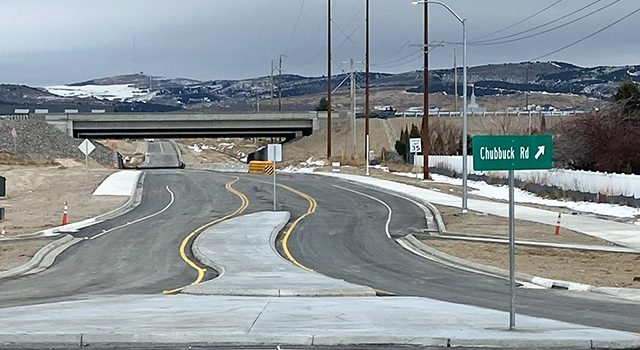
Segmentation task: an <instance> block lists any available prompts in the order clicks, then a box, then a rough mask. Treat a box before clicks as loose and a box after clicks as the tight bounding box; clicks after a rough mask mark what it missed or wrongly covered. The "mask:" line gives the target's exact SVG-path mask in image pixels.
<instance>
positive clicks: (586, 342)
mask: <svg viewBox="0 0 640 350" xmlns="http://www.w3.org/2000/svg"><path fill="white" fill-rule="evenodd" d="M212 339H215V340H212ZM142 345H152V346H160V345H162V346H172V345H174V346H178V347H183V346H185V345H191V346H200V347H204V346H207V347H211V346H235V347H242V346H273V347H276V346H278V345H288V346H358V345H394V346H421V347H462V346H465V347H498V348H503V347H504V348H509V349H532V348H535V349H554V348H555V349H576V350H578V349H580V350H582V349H584V350H592V349H631V348H637V347H639V346H640V340H622V341H600V340H594V339H544V338H540V337H539V335H537V334H535V333H532V334H527V333H523V336H522V338H516V339H484V338H457V337H453V338H446V337H428V336H425V337H415V336H406V335H372V334H354V335H350V336H341V335H337V336H336V335H323V334H312V333H310V334H288V335H282V334H280V335H271V334H262V333H254V334H247V333H244V332H232V333H231V332H230V333H224V334H203V333H200V332H189V331H185V332H176V333H173V334H165V333H156V334H154V333H147V334H139V333H87V334H0V348H15V347H29V346H32V347H43V346H46V347H48V348H68V347H79V348H80V347H85V346H86V347H101V346H115V347H128V346H133V347H135V346H142Z"/></svg>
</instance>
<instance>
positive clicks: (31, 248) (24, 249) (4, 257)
mask: <svg viewBox="0 0 640 350" xmlns="http://www.w3.org/2000/svg"><path fill="white" fill-rule="evenodd" d="M56 239H57V238H39V239H31V240H28V241H9V242H2V243H0V271H6V270H9V269H12V268H14V267H18V266H20V265H22V264H24V263H26V262H28V261H29V260H31V258H32V257H33V256H34V255H35V254H36V252H37V251H38V250H39V249H40V248H42V247H44V246H45V245H47V244H49V243H51V242H53V241H55V240H56Z"/></svg>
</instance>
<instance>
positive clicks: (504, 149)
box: [472, 135, 553, 170]
mask: <svg viewBox="0 0 640 350" xmlns="http://www.w3.org/2000/svg"><path fill="white" fill-rule="evenodd" d="M472 145H473V169H474V170H530V169H551V160H552V155H553V142H552V140H551V135H525V136H523V135H504V136H488V135H487V136H484V135H483V136H474V137H473V140H472Z"/></svg>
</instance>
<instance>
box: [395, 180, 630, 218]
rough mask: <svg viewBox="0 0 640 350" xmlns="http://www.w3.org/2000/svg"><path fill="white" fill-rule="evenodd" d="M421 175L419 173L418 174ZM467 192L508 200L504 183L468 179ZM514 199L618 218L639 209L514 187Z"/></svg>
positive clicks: (519, 201)
mask: <svg viewBox="0 0 640 350" xmlns="http://www.w3.org/2000/svg"><path fill="white" fill-rule="evenodd" d="M394 174H396V175H400V176H406V177H413V178H415V176H416V175H415V174H412V173H394ZM420 176H421V174H420ZM431 178H432V179H433V181H435V182H440V183H445V184H450V185H456V186H462V179H454V178H450V177H447V176H442V175H437V174H431ZM468 186H469V193H471V194H475V195H477V196H481V197H485V198H491V199H498V200H505V201H507V200H509V186H506V185H489V184H487V183H486V182H482V181H471V180H468ZM514 195H515V201H516V202H518V203H531V204H541V205H545V206H549V207H565V208H569V209H572V210H576V211H581V212H586V213H593V214H600V215H607V216H613V217H618V218H632V217H635V216H640V209H638V208H633V207H629V206H625V205H616V204H608V203H592V202H573V201H561V200H555V199H546V198H542V197H540V196H538V195H536V194H534V193H531V192H527V191H524V190H521V189H519V188H516V189H515V192H514ZM636 225H640V219H639V220H637V221H636Z"/></svg>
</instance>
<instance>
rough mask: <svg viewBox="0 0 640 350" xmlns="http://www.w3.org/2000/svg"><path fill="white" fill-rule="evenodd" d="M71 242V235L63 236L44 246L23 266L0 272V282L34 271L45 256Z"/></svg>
mask: <svg viewBox="0 0 640 350" xmlns="http://www.w3.org/2000/svg"><path fill="white" fill-rule="evenodd" d="M72 240H73V236H72V235H64V237H62V238H60V239H58V240H55V241H53V242H51V243H49V244H47V245H46V246H44V247H42V248H41V249H40V250H38V251H37V252H36V254H35V255H34V256H33V257H32V258H31V260H29V261H28V262H26V263H24V264H22V265H20V266H18V267H14V268H13V269H10V270H7V271H4V272H0V280H2V279H5V278H13V277H17V276H20V275H22V274H25V273H27V272H29V271H31V270H33V269H35V268H36V267H38V265H39V264H40V263H41V262H42V260H43V259H44V257H45V256H47V255H48V254H49V253H51V252H52V251H53V250H55V249H56V248H58V247H60V246H62V245H64V244H66V243H68V242H70V241H72Z"/></svg>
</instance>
